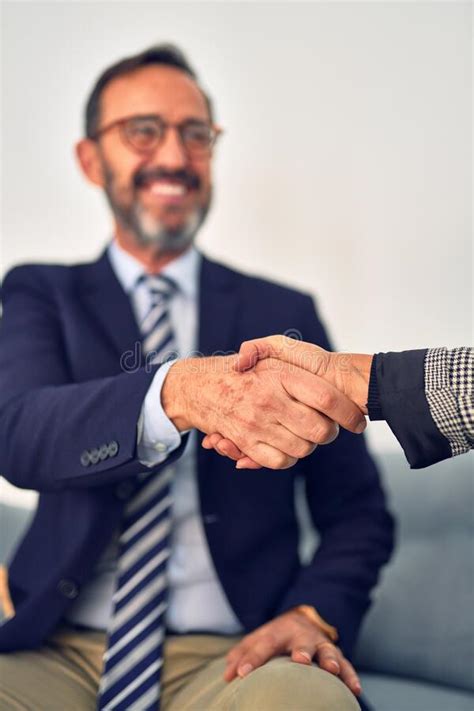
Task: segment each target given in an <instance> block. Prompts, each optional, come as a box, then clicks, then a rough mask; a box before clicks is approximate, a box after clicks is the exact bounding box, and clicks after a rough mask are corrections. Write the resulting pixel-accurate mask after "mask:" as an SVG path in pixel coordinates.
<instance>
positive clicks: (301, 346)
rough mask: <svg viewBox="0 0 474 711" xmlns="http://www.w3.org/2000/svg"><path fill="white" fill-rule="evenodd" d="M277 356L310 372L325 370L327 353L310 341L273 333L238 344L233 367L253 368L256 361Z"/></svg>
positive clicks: (242, 369)
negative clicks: (238, 348) (273, 334)
mask: <svg viewBox="0 0 474 711" xmlns="http://www.w3.org/2000/svg"><path fill="white" fill-rule="evenodd" d="M265 358H278V359H279V360H283V361H286V362H287V363H291V364H293V365H297V366H298V367H300V368H304V369H305V370H309V371H310V372H312V373H320V372H325V370H326V368H327V363H328V358H329V353H328V352H327V351H325V350H324V349H323V348H320V347H319V346H315V345H314V344H312V343H305V342H304V341H298V340H296V339H294V338H289V337H288V336H283V335H275V336H268V337H267V338H255V339H254V340H252V341H244V343H242V345H241V346H240V351H239V355H238V358H237V361H236V363H235V369H236V370H239V371H244V370H249V369H250V368H253V367H254V366H255V364H256V363H257V361H259V360H263V359H265Z"/></svg>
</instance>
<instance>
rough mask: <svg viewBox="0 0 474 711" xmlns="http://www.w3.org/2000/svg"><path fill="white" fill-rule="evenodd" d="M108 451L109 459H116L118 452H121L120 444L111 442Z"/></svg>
mask: <svg viewBox="0 0 474 711" xmlns="http://www.w3.org/2000/svg"><path fill="white" fill-rule="evenodd" d="M107 449H108V450H109V457H115V456H116V455H117V452H118V451H119V446H118V442H116V441H115V440H114V439H113V440H112V441H111V442H109V445H108V447H107Z"/></svg>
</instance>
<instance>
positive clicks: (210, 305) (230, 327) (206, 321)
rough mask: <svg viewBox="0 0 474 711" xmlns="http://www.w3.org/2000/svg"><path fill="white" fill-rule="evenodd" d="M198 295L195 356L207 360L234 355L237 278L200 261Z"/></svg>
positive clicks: (211, 264) (207, 261)
mask: <svg viewBox="0 0 474 711" xmlns="http://www.w3.org/2000/svg"><path fill="white" fill-rule="evenodd" d="M199 294H200V297H199V337H198V349H199V352H200V353H202V355H204V356H209V355H212V354H213V353H214V354H216V355H223V354H224V353H226V352H228V351H230V350H232V351H234V350H235V348H236V347H237V345H238V344H237V338H238V334H237V326H238V322H237V319H238V307H239V297H240V290H239V282H238V278H237V275H236V274H235V272H233V271H231V270H230V269H227V268H226V267H223V266H221V265H220V264H216V263H215V262H212V261H211V260H210V259H207V258H206V257H203V259H202V263H201V273H200V279H199Z"/></svg>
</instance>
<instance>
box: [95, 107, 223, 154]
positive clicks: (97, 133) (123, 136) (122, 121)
mask: <svg viewBox="0 0 474 711" xmlns="http://www.w3.org/2000/svg"><path fill="white" fill-rule="evenodd" d="M132 119H159V120H160V121H161V122H162V124H163V135H162V137H161V139H160V140H159V141H158V143H157V144H156V145H155V146H154V147H153V148H145V149H143V150H140V149H139V148H137V147H136V146H134V145H133V143H132V142H131V141H130V139H129V138H128V137H127V134H126V132H125V131H124V126H125V124H126V123H127V122H128V121H130V120H132ZM189 123H202V124H203V125H206V126H208V127H209V128H210V129H211V130H212V132H213V136H212V139H211V142H210V143H209V146H208V148H206V149H205V151H203V154H207V153H209V154H210V153H211V151H212V149H213V148H214V146H215V144H216V141H217V139H218V138H219V136H220V135H221V134H222V133H223V129H222V128H221V127H220V126H216V125H215V124H212V123H208V122H206V121H203V120H201V119H193V118H189V119H185V120H184V121H181V122H180V123H172V122H171V121H165V120H164V119H163V118H162V117H161V116H160V115H159V114H133V115H131V116H125V117H124V118H121V119H116V120H115V121H112V123H109V124H108V126H103V127H102V128H100V129H99V130H98V131H95V132H94V133H93V134H92V135H91V136H89V138H90V139H91V140H92V141H97V139H98V138H100V137H101V136H102V135H103V134H104V133H106V132H108V131H110V129H112V128H115V127H116V126H117V127H118V128H119V134H120V137H121V139H122V142H123V143H124V145H126V146H127V147H128V148H131V149H132V150H133V151H134V152H135V153H138V154H141V155H146V154H147V153H152V152H153V151H155V150H156V149H157V148H158V146H159V145H160V144H161V143H162V142H163V140H164V138H165V135H166V131H167V130H168V129H169V128H175V129H176V130H177V132H178V135H179V139H180V141H181V145H182V146H183V148H184V150H185V151H186V153H189V149H188V148H187V147H186V144H185V142H184V141H183V137H182V134H181V130H180V129H181V128H182V127H183V126H185V125H186V124H189Z"/></svg>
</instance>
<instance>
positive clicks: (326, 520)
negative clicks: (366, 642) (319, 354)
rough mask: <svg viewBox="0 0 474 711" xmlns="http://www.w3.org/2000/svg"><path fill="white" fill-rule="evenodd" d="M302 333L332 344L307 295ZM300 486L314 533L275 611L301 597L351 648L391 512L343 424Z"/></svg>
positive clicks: (308, 463)
mask: <svg viewBox="0 0 474 711" xmlns="http://www.w3.org/2000/svg"><path fill="white" fill-rule="evenodd" d="M305 323H306V326H305V329H304V331H303V338H304V340H309V341H311V342H313V343H316V344H317V345H319V346H322V347H323V348H325V349H327V350H332V347H331V344H330V343H329V340H328V337H327V335H326V333H325V331H324V329H323V327H322V326H321V324H320V322H319V320H318V318H317V316H316V314H315V311H314V307H313V305H312V303H311V302H310V300H309V299H308V305H307V309H306V319H305ZM303 463H304V466H305V470H304V471H305V491H306V497H307V504H308V508H309V512H310V514H311V518H312V521H313V523H314V526H315V528H316V530H317V531H318V533H319V536H320V543H319V546H318V548H317V550H316V552H315V554H314V557H313V559H312V560H311V562H310V563H309V564H308V565H307V566H305V567H302V568H301V569H300V571H299V573H298V575H297V577H296V579H295V581H294V584H293V585H292V587H291V589H290V590H288V592H287V594H286V596H285V598H284V600H283V601H282V604H281V607H280V612H283V611H285V610H288V609H290V608H291V607H295V606H296V605H301V604H307V605H312V606H313V607H315V608H316V609H317V611H318V612H319V614H320V615H321V616H322V617H323V618H324V619H325V620H326V621H327V622H328V623H329V624H331V625H333V626H335V627H336V628H337V629H338V632H339V644H340V646H341V648H342V649H343V650H344V652H345V654H347V655H350V654H351V651H352V648H353V645H354V642H355V639H356V636H357V633H358V630H359V627H360V624H361V621H362V618H363V616H364V614H365V612H366V611H367V609H368V607H369V604H370V592H371V590H372V588H373V587H374V585H375V584H376V582H377V579H378V575H379V571H380V568H381V567H382V565H384V563H386V562H387V560H388V559H389V557H390V554H391V551H392V547H393V528H394V526H393V519H392V517H391V515H390V513H389V512H388V510H387V507H386V502H385V495H384V492H383V490H382V486H381V483H380V478H379V474H378V471H377V468H376V466H375V464H374V461H373V460H372V458H371V457H370V455H369V453H368V451H367V448H366V445H365V440H364V437H363V436H362V435H354V434H352V433H350V432H347V431H346V430H341V432H340V434H339V437H338V438H337V440H336V441H335V442H333V443H332V444H329V445H326V446H321V447H318V448H317V449H316V451H315V452H314V454H313V455H311V457H308V458H307V459H306V460H304V462H303Z"/></svg>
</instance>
